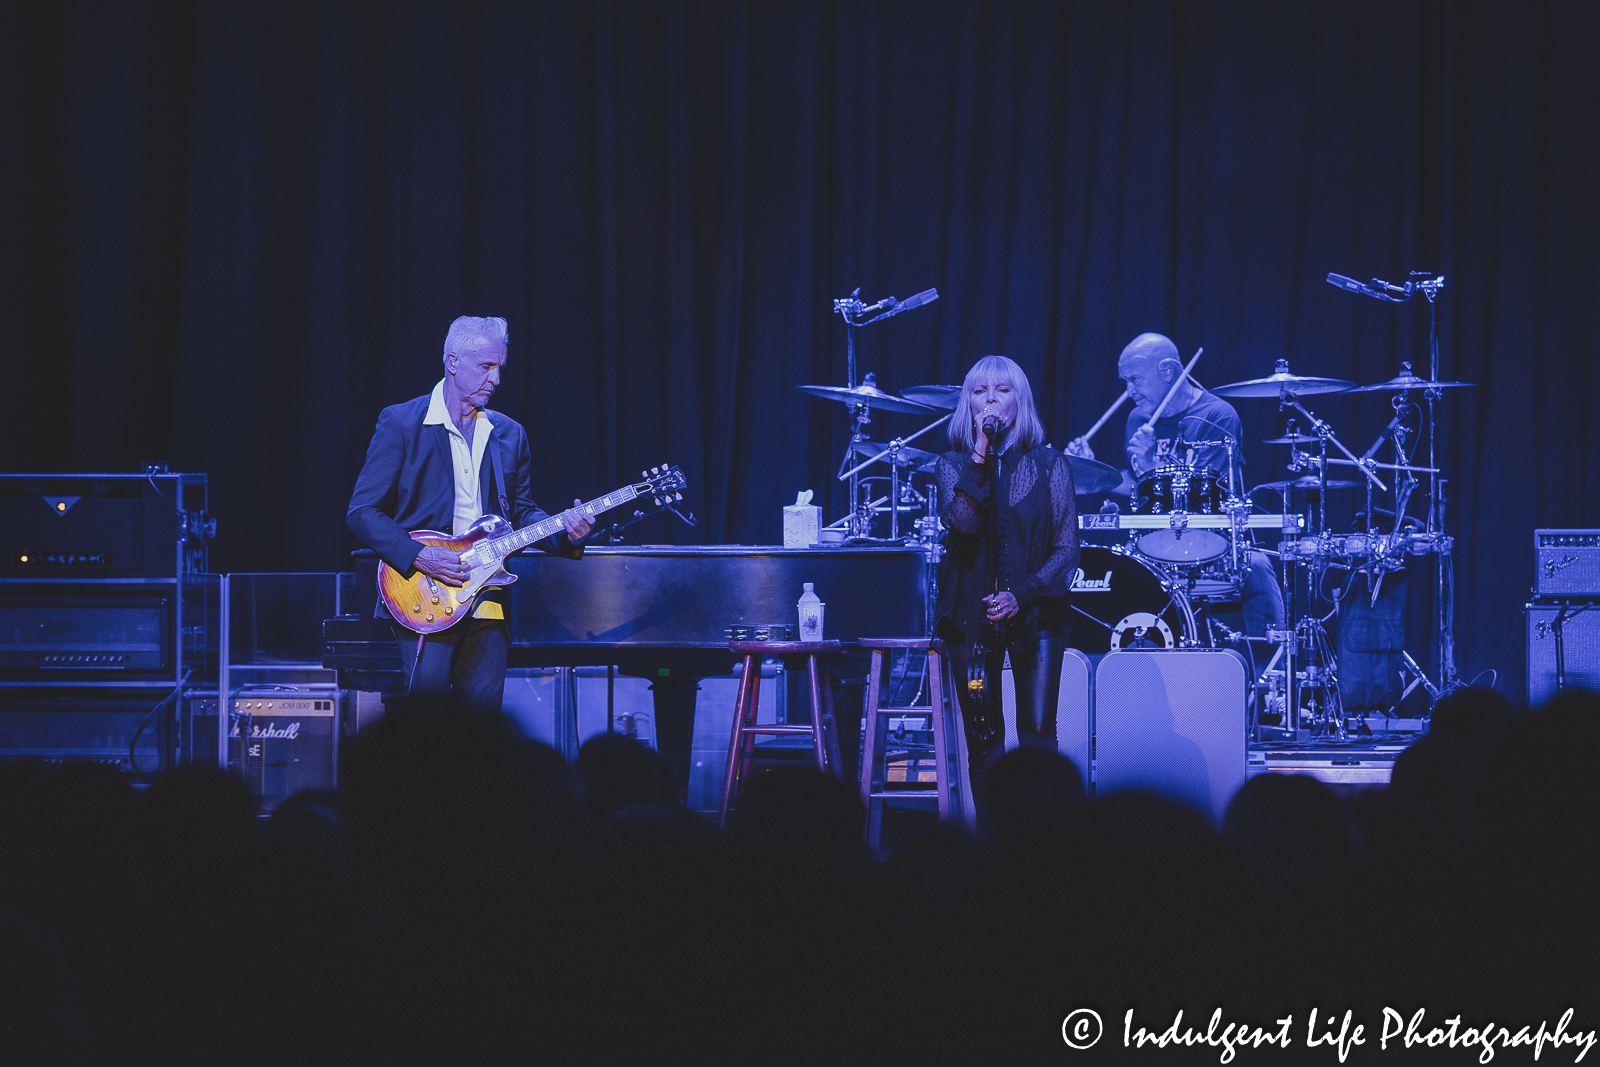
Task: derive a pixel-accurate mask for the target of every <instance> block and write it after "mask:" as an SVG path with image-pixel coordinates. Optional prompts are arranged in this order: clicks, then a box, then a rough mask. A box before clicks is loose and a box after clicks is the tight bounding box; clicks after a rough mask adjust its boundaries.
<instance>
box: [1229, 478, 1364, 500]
mask: <svg viewBox="0 0 1600 1067" xmlns="http://www.w3.org/2000/svg"><path fill="white" fill-rule="evenodd" d="M1366 484H1367V483H1366V482H1347V481H1344V480H1343V479H1339V478H1329V479H1328V488H1329V489H1355V488H1357V487H1358V486H1363V485H1366ZM1321 488H1322V479H1320V478H1318V477H1317V476H1316V475H1314V474H1308V475H1306V476H1305V477H1304V478H1294V479H1292V480H1290V481H1287V482H1262V483H1261V484H1260V485H1258V486H1256V488H1255V489H1252V490H1250V494H1251V495H1252V496H1253V495H1254V494H1255V492H1256V490H1257V489H1273V490H1276V491H1278V492H1280V493H1281V492H1283V491H1284V490H1285V489H1321Z"/></svg>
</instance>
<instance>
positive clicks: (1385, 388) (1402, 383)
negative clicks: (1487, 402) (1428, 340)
mask: <svg viewBox="0 0 1600 1067" xmlns="http://www.w3.org/2000/svg"><path fill="white" fill-rule="evenodd" d="M1477 384H1478V383H1477V382H1430V381H1427V380H1425V379H1422V378H1418V377H1417V376H1416V375H1415V374H1412V373H1411V369H1410V368H1409V367H1407V368H1406V370H1405V372H1404V373H1403V374H1397V375H1395V376H1394V377H1393V378H1390V379H1389V380H1388V381H1386V382H1379V383H1378V384H1377V385H1363V386H1360V387H1358V388H1355V389H1352V390H1350V391H1351V392H1352V393H1398V392H1402V391H1404V390H1407V389H1462V388H1466V387H1467V386H1476V385H1477Z"/></svg>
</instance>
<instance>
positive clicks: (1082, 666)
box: [1000, 648, 1094, 790]
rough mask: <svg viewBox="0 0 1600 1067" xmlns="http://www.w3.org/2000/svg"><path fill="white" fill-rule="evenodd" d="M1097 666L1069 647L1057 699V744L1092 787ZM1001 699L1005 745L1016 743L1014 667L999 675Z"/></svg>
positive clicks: (1062, 663) (1008, 746)
mask: <svg viewBox="0 0 1600 1067" xmlns="http://www.w3.org/2000/svg"><path fill="white" fill-rule="evenodd" d="M1093 675H1094V668H1093V667H1092V666H1091V665H1090V663H1089V657H1088V656H1086V655H1084V654H1083V653H1082V652H1079V651H1078V650H1077V649H1075V648H1069V649H1067V651H1066V654H1065V655H1063V656H1062V657H1061V698H1060V700H1059V701H1057V703H1056V748H1057V749H1058V750H1059V751H1060V752H1061V754H1062V755H1063V756H1065V757H1067V758H1068V759H1070V760H1071V761H1072V762H1073V763H1074V764H1076V765H1077V768H1078V773H1079V774H1081V775H1083V787H1084V789H1086V790H1087V789H1088V788H1089V759H1090V733H1091V730H1092V728H1093V727H1092V723H1093V721H1094V720H1093V706H1092V703H1091V702H1092V700H1093V694H1094V686H1093V685H1092V684H1091V678H1092V677H1093ZM1000 700H1001V706H1002V707H1003V708H1004V709H1005V717H1006V749H1007V750H1008V751H1009V750H1011V749H1013V748H1016V747H1017V687H1016V684H1015V683H1014V682H1013V681H1012V675H1011V667H1010V663H1009V661H1008V662H1007V666H1006V670H1005V673H1004V674H1003V675H1001V678H1000Z"/></svg>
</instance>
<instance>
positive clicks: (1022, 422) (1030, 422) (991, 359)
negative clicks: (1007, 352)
mask: <svg viewBox="0 0 1600 1067" xmlns="http://www.w3.org/2000/svg"><path fill="white" fill-rule="evenodd" d="M980 380H987V381H990V382H992V383H994V384H996V385H1009V386H1010V387H1011V392H1012V395H1014V396H1015V397H1016V398H1017V417H1016V421H1015V422H1014V423H1012V426H1011V433H1010V446H1011V447H1012V448H1014V449H1016V450H1017V451H1018V452H1027V451H1029V450H1030V449H1032V448H1035V447H1037V446H1038V445H1041V444H1043V443H1044V424H1043V423H1041V422H1040V421H1039V411H1038V409H1037V408H1035V407H1034V405H1033V387H1032V386H1030V385H1029V384H1028V376H1027V375H1026V374H1024V373H1023V372H1022V368H1021V367H1019V366H1017V363H1016V360H1013V359H1008V358H1007V357H1005V356H984V357H983V358H982V359H980V360H978V362H976V363H974V364H973V365H972V369H971V370H969V371H967V377H966V380H965V381H963V382H962V383H961V399H960V400H958V401H957V402H956V410H955V414H954V416H952V417H951V419H950V443H951V444H953V445H955V446H956V447H957V448H958V449H963V450H965V451H968V452H970V451H972V449H973V448H974V447H976V446H977V438H976V437H975V436H974V433H973V426H972V389H973V387H974V386H975V385H977V383H978V382H979V381H980Z"/></svg>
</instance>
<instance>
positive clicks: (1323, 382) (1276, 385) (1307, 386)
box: [1211, 359, 1356, 396]
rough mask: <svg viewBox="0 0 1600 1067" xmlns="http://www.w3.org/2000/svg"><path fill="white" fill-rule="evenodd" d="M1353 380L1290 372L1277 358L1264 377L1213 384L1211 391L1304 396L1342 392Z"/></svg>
mask: <svg viewBox="0 0 1600 1067" xmlns="http://www.w3.org/2000/svg"><path fill="white" fill-rule="evenodd" d="M1355 387H1356V383H1355V382H1347V381H1344V380H1343V379H1341V378H1317V377H1311V376H1307V375H1303V374H1290V373H1289V361H1288V360H1286V359H1280V360H1278V365H1277V366H1276V367H1275V368H1273V371H1272V373H1271V374H1269V375H1268V376H1267V377H1265V378H1251V379H1250V380H1249V381H1246V382H1230V383H1229V384H1227V385H1213V386H1212V387H1211V391H1212V392H1213V393H1215V394H1216V395H1218V396H1282V395H1283V394H1284V393H1293V394H1295V395H1296V396H1306V395H1308V394H1310V393H1343V392H1345V391H1347V390H1350V389H1354V388H1355Z"/></svg>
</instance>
